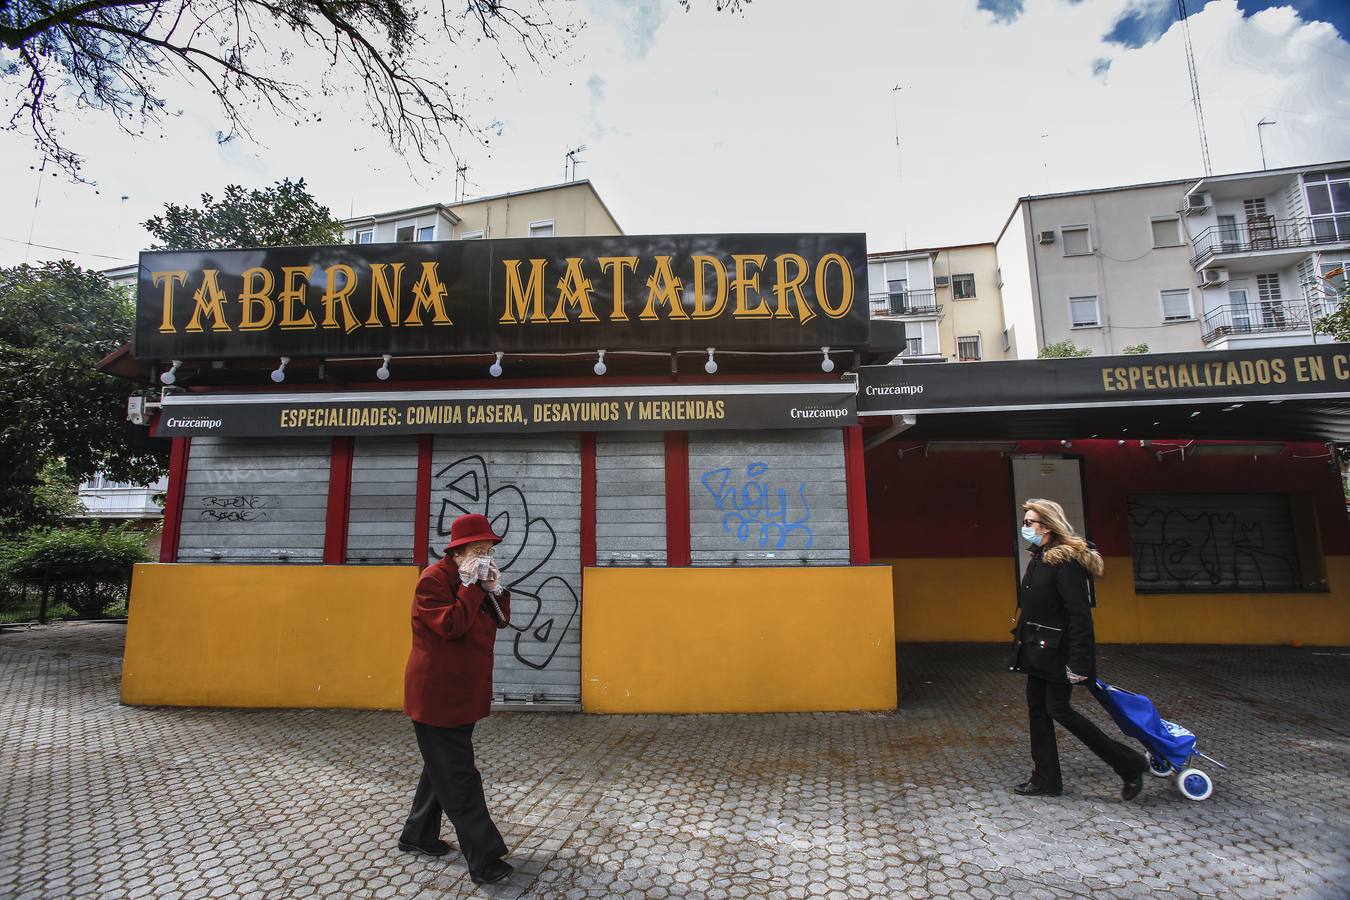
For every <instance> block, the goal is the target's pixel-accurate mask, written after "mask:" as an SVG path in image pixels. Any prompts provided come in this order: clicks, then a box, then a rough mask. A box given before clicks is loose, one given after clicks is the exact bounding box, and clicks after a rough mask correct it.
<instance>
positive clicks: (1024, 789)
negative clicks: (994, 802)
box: [1013, 781, 1064, 797]
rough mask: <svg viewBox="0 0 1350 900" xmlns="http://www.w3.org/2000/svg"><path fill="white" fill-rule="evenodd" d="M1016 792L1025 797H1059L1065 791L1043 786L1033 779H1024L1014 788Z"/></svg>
mask: <svg viewBox="0 0 1350 900" xmlns="http://www.w3.org/2000/svg"><path fill="white" fill-rule="evenodd" d="M1013 793H1014V794H1020V795H1022V796H1023V797H1058V796H1059V795H1060V794H1062V793H1064V792H1063V791H1052V790H1050V789H1049V788H1043V787H1041V786H1040V785H1039V784H1036V783H1035V782H1032V781H1024V782H1022V783H1021V784H1019V785H1018V786H1017V787H1015V788H1013Z"/></svg>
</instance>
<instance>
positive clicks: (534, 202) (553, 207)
mask: <svg viewBox="0 0 1350 900" xmlns="http://www.w3.org/2000/svg"><path fill="white" fill-rule="evenodd" d="M342 226H343V237H344V238H346V240H348V241H351V242H352V243H354V244H372V243H373V244H385V243H396V242H403V241H451V240H460V241H469V240H481V239H488V238H523V237H574V236H579V235H619V234H623V229H622V228H620V227H619V223H618V222H617V221H615V219H614V216H613V215H612V214H611V213H610V211H609V207H607V206H605V202H604V201H603V200H601V199H600V195H599V194H598V193H597V192H596V190H595V188H594V186H592V184H591V183H590V181H588V180H585V179H582V180H580V181H572V182H568V183H567V184H555V185H550V186H547V187H539V188H530V189H529V190H524V191H513V192H511V193H508V194H496V195H493V196H490V197H479V198H476V199H472V200H464V201H461V202H459V203H450V204H447V203H432V204H428V205H426V206H417V207H412V208H409V209H400V210H394V211H392V212H384V213H377V214H375V215H367V216H356V217H354V218H350V219H344V220H343V221H342Z"/></svg>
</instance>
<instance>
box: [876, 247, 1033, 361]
mask: <svg viewBox="0 0 1350 900" xmlns="http://www.w3.org/2000/svg"><path fill="white" fill-rule="evenodd" d="M867 259H868V295H869V301H870V304H871V313H872V316H873V317H874V318H880V319H897V320H899V321H901V322H902V323H903V324H904V328H905V350H904V352H902V353H901V354H900V356H898V357H897V358H896V360H895V361H896V362H897V363H908V362H948V361H955V362H975V361H978V360H982V359H1004V358H1005V356H1006V353H1007V349H1008V348H1007V347H1006V346H1005V344H1004V341H1003V332H1004V328H1003V307H1002V301H1001V297H1000V291H999V284H998V258H997V254H996V253H995V248H994V245H993V244H992V243H987V244H965V245H959V246H953V247H937V248H931V249H925V250H907V251H895V252H889V253H869V254H868V257H867Z"/></svg>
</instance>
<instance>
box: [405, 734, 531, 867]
mask: <svg viewBox="0 0 1350 900" xmlns="http://www.w3.org/2000/svg"><path fill="white" fill-rule="evenodd" d="M413 729H414V730H415V731H416V732H417V748H418V749H419V750H421V751H422V778H421V779H420V780H419V781H418V782H417V793H416V794H414V795H413V804H412V812H410V813H409V814H408V821H407V822H406V823H404V825H403V836H402V838H401V840H403V841H405V842H407V843H409V844H416V845H418V846H420V847H427V846H430V845H431V844H432V843H433V842H435V841H436V840H438V839H439V838H440V836H441V813H442V812H444V813H445V815H446V817H447V818H449V819H450V824H451V825H453V826H454V827H455V836H456V837H457V838H458V842H459V849H460V852H461V853H463V854H464V859H465V861H467V862H468V864H469V871H471V872H481V871H483V869H484V867H486V866H487V865H488V864H489V863H492V862H495V861H497V860H499V859H501V858H502V857H503V856H505V855H506V843H505V842H504V841H503V840H502V836H501V832H499V831H498V830H497V826H496V824H495V823H493V821H492V816H491V814H490V813H488V808H487V801H486V800H485V799H484V797H483V778H482V776H481V775H479V774H478V769H477V768H476V767H475V766H474V762H473V726H472V725H461V726H460V727H458V728H438V727H436V726H435V725H425V724H423V723H421V722H413Z"/></svg>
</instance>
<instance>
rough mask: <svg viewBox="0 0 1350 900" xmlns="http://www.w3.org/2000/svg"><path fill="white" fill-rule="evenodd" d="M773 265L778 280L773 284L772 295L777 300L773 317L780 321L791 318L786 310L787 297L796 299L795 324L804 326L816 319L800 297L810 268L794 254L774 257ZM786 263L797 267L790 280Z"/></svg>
mask: <svg viewBox="0 0 1350 900" xmlns="http://www.w3.org/2000/svg"><path fill="white" fill-rule="evenodd" d="M773 261H774V264H775V265H776V266H777V268H778V280H777V281H775V282H774V285H773V293H774V296H776V297H777V298H778V309H777V310H775V311H774V315H775V316H776V317H778V318H780V319H790V318H792V311H791V310H790V309H788V295H789V294H791V295H792V296H793V297H795V298H796V303H797V323H798V324H800V325H805V324H806V323H807V322H810V321H811V320H812V319H814V318H815V317H816V314H815V311H814V310H812V309H811V307H810V306H808V305H807V303H806V298H805V297H803V296H802V285H803V284H805V283H806V279H807V276H808V274H809V271H810V267H809V266H808V265H807V264H806V260H805V259H804V258H802V257H801V256H798V255H797V254H796V253H784V254H782V255H780V256H775V257H774V260H773ZM788 263H792V264H793V265H795V266H796V267H797V274H796V275H795V276H793V277H792V278H789V277H788V273H787V267H788Z"/></svg>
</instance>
